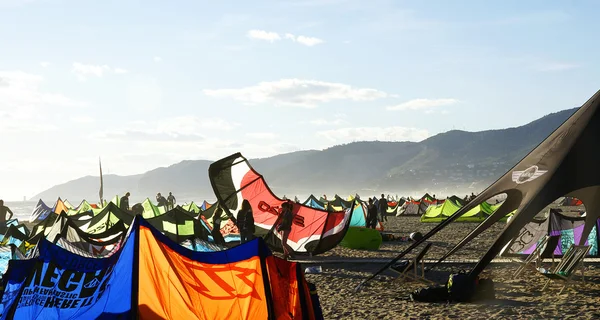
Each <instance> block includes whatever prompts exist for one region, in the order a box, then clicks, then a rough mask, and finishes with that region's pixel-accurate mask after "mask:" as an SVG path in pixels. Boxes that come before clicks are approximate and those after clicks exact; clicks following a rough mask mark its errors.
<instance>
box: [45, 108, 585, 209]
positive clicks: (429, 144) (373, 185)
mask: <svg viewBox="0 0 600 320" xmlns="http://www.w3.org/2000/svg"><path fill="white" fill-rule="evenodd" d="M576 110H577V109H576V108H574V109H569V110H564V111H560V112H557V113H553V114H549V115H547V116H544V117H542V118H540V119H538V120H536V121H533V122H531V123H529V124H526V125H524V126H520V127H516V128H508V129H502V130H488V131H481V132H466V131H458V130H453V131H449V132H446V133H441V134H438V135H436V136H433V137H430V138H428V139H426V140H424V141H421V142H419V143H415V142H380V141H369V142H367V141H364V142H355V143H350V144H346V145H339V146H334V147H331V148H328V149H325V150H323V151H317V150H308V151H298V152H292V153H288V154H282V155H277V156H273V157H269V158H264V159H251V160H250V162H251V164H252V165H253V166H254V168H255V169H256V170H257V171H259V172H260V173H262V174H263V175H264V176H265V178H266V179H267V182H268V183H269V184H270V185H271V187H272V188H273V189H274V191H275V192H277V193H280V194H281V195H283V194H286V195H288V196H293V195H295V194H299V195H302V196H305V195H308V194H310V193H315V194H322V193H327V194H333V193H340V194H350V193H354V192H359V193H360V192H366V193H367V194H368V193H370V192H373V194H375V193H376V192H379V193H381V192H386V193H387V192H389V193H406V192H410V193H414V192H421V191H423V190H428V191H432V192H434V193H435V192H438V194H440V195H442V194H455V193H456V194H460V193H464V192H467V191H468V192H471V191H478V190H481V189H483V188H484V187H486V186H487V185H489V184H490V183H491V182H493V181H494V180H496V179H497V178H498V177H500V176H501V175H502V174H504V173H505V172H506V171H507V170H509V169H510V168H511V167H512V166H513V165H514V164H515V163H516V162H518V161H519V160H520V159H521V158H523V157H524V156H525V155H526V154H527V153H528V152H529V151H530V150H532V149H533V148H534V147H535V146H536V145H537V144H539V143H540V142H541V141H542V140H543V139H544V138H545V137H547V136H548V135H549V134H550V133H551V132H552V131H554V130H555V129H556V128H557V127H558V126H559V125H560V124H561V123H562V122H564V121H565V120H566V119H567V118H568V117H569V116H571V115H572V114H573V113H574V112H575V111H576ZM210 163H211V161H207V160H194V161H191V160H188V161H182V162H180V163H177V164H174V165H171V166H169V167H166V168H157V169H154V170H151V171H148V172H146V173H144V174H142V175H135V176H125V177H120V176H111V175H108V176H105V192H104V194H105V197H106V198H110V197H111V196H112V195H115V194H123V193H124V192H125V191H131V192H132V193H133V199H134V200H135V201H138V200H141V199H142V198H145V197H151V198H153V196H154V195H155V194H156V192H163V193H168V192H169V191H172V192H173V193H174V194H175V195H176V196H178V198H179V199H194V200H202V199H213V198H214V194H213V192H212V189H211V187H210V183H209V181H208V166H209V165H210ZM365 190H370V191H365ZM58 196H61V197H62V198H68V199H73V201H76V200H78V199H83V198H86V199H97V198H98V177H89V176H88V177H84V178H80V179H77V180H73V181H69V182H67V183H64V184H61V185H58V186H55V187H52V188H50V189H48V190H46V191H44V192H41V193H40V194H38V195H36V196H34V197H33V200H37V199H39V198H42V199H44V200H46V199H47V200H48V201H53V200H54V199H56V198H57V197H58Z"/></svg>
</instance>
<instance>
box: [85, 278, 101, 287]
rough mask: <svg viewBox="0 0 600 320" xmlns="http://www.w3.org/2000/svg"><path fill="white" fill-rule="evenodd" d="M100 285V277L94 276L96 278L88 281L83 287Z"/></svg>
mask: <svg viewBox="0 0 600 320" xmlns="http://www.w3.org/2000/svg"><path fill="white" fill-rule="evenodd" d="M98 285H100V281H98V279H96V278H94V279H92V281H90V282H88V283H86V284H85V285H84V286H83V287H84V288H86V289H89V288H95V287H97V286H98Z"/></svg>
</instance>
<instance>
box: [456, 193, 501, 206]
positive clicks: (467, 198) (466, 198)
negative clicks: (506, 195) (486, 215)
mask: <svg viewBox="0 0 600 320" xmlns="http://www.w3.org/2000/svg"><path fill="white" fill-rule="evenodd" d="M475 198H477V196H476V195H475V193H473V192H471V195H470V196H469V195H466V196H465V198H464V199H463V201H464V202H465V203H469V202H471V201H473V199H475ZM496 201H497V200H496ZM496 203H497V202H496Z"/></svg>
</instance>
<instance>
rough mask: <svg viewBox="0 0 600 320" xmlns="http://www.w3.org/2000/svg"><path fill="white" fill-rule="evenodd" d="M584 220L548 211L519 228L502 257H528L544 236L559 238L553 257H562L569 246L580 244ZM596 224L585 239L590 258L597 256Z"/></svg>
mask: <svg viewBox="0 0 600 320" xmlns="http://www.w3.org/2000/svg"><path fill="white" fill-rule="evenodd" d="M585 220H586V219H585V217H569V216H566V215H564V214H562V213H560V211H559V210H557V209H550V212H549V214H548V216H547V217H545V218H542V219H537V218H535V219H533V221H531V222H529V223H528V224H526V225H525V226H524V227H523V228H521V230H520V231H519V234H518V235H517V236H516V237H515V238H514V239H512V240H511V241H510V243H509V244H508V245H507V246H506V249H504V251H503V253H502V256H507V257H510V256H520V255H527V256H528V255H529V254H531V253H532V252H533V251H535V249H536V247H537V245H538V243H539V241H540V240H541V239H542V238H543V237H544V236H560V241H559V243H558V244H557V245H556V248H554V255H555V256H562V255H563V253H565V252H566V251H567V250H568V249H569V248H570V247H571V245H574V244H578V243H580V242H581V236H582V235H583V229H584V227H585ZM598 223H600V220H598V221H597V222H596V225H595V226H594V227H593V228H592V232H590V234H589V235H588V237H587V241H585V245H589V246H590V250H589V252H588V255H590V256H598V254H599V252H598V239H599V237H598Z"/></svg>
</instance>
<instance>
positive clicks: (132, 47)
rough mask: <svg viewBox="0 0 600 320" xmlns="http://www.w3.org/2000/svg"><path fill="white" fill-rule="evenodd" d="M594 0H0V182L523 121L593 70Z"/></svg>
mask: <svg viewBox="0 0 600 320" xmlns="http://www.w3.org/2000/svg"><path fill="white" fill-rule="evenodd" d="M597 12H600V2H597V1H535V0H534V1H512V0H506V1H495V2H491V1H477V0H473V1H445V0H439V1H379V0H371V1H361V0H298V1H292V0H288V1H286V0H280V1H258V0H253V1H191V0H190V1H185V0H180V1H151V0H149V1H141V0H107V1H89V0H0V147H1V149H0V150H1V151H0V199H2V198H3V199H5V200H21V199H23V197H24V196H26V197H31V196H33V195H35V194H36V193H38V192H41V191H43V190H45V189H47V188H49V187H51V186H53V185H56V184H60V183H64V182H66V181H69V180H72V179H76V178H79V177H82V176H86V175H97V174H98V158H99V157H101V158H102V164H103V169H104V173H105V174H106V173H110V174H119V175H129V174H137V173H143V172H145V171H147V170H151V169H154V168H156V167H159V166H168V165H171V164H174V163H177V162H179V161H182V160H186V159H206V160H217V159H219V158H221V157H224V156H227V155H229V154H232V153H235V152H238V151H240V152H242V153H243V154H244V155H245V156H247V157H250V158H254V157H268V156H273V155H276V154H280V153H286V152H291V151H296V150H305V149H324V148H327V147H330V146H333V145H337V144H343V143H349V142H352V141H363V140H385V141H421V140H423V139H426V138H427V137H430V136H433V135H435V134H438V133H442V132H445V131H448V130H453V129H460V130H468V131H480V130H487V129H498V128H506V127H514V126H519V125H523V124H526V123H528V122H530V121H532V120H535V119H537V118H539V117H541V116H544V115H546V114H548V113H551V112H556V111H559V110H564V109H567V108H573V107H578V106H581V104H583V103H584V102H585V101H586V100H587V99H588V98H589V97H590V96H592V95H593V94H594V93H595V92H596V91H597V90H598V89H599V88H600V78H599V77H598V76H597V75H598V74H600V65H599V62H598V61H599V60H598V52H600V50H599V49H600V42H598V41H597V40H596V39H597V30H600V21H599V20H598V19H597V18H596V13H597Z"/></svg>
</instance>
